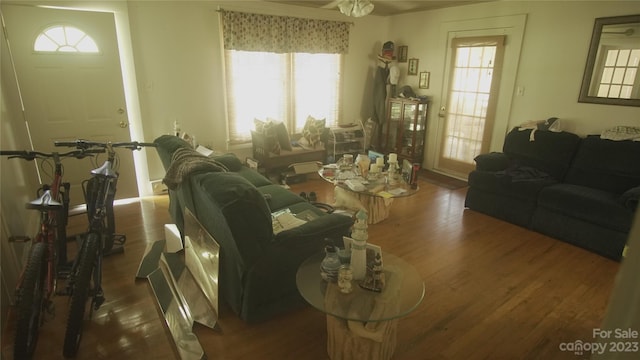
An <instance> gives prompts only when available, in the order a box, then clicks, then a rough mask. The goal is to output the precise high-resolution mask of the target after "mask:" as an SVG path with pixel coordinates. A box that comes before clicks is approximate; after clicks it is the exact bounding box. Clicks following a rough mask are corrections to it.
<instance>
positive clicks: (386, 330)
mask: <svg viewBox="0 0 640 360" xmlns="http://www.w3.org/2000/svg"><path fill="white" fill-rule="evenodd" d="M323 258H324V253H320V254H316V255H314V256H312V257H310V258H309V259H307V260H305V261H304V262H303V263H302V264H301V265H300V267H299V268H298V272H297V274H296V285H297V287H298V291H299V292H300V294H301V295H302V297H303V298H304V299H305V300H306V301H307V302H308V303H309V304H310V305H311V306H313V307H314V308H316V309H318V310H320V311H322V312H324V313H325V314H327V352H328V354H329V357H330V358H331V359H345V360H346V359H390V358H391V357H392V356H393V353H394V351H395V347H396V331H397V326H398V320H399V319H400V318H402V317H403V316H406V315H407V314H409V313H410V312H411V311H413V310H414V309H416V308H417V307H418V305H419V304H420V303H421V302H422V299H423V298H424V293H425V286H424V281H423V280H422V278H421V277H420V274H419V273H418V271H417V270H416V269H415V268H414V267H413V266H412V265H411V264H409V263H407V262H406V261H404V260H402V259H401V258H399V257H396V256H394V255H392V254H389V253H384V254H383V264H384V270H383V271H384V274H385V278H386V285H385V287H384V289H383V290H382V292H379V293H378V292H374V291H369V290H365V289H362V288H361V287H360V286H358V284H357V282H356V281H353V291H352V292H351V293H350V294H343V293H341V292H340V289H339V288H338V285H337V284H336V283H331V282H326V281H324V280H322V278H321V276H320V262H321V261H322V259H323Z"/></svg>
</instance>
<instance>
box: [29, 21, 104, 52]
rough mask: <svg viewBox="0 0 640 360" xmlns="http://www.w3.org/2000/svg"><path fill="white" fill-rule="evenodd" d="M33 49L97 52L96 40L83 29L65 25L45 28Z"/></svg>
mask: <svg viewBox="0 0 640 360" xmlns="http://www.w3.org/2000/svg"><path fill="white" fill-rule="evenodd" d="M33 50H35V51H40V52H67V53H68V52H76V53H97V52H99V49H98V45H97V44H96V42H95V41H94V40H93V39H92V38H91V37H90V36H89V35H87V34H86V33H85V32H84V31H82V30H80V29H78V28H76V27H73V26H67V25H56V26H52V27H49V28H47V29H46V30H44V31H43V32H41V33H40V35H38V37H37V38H36V41H35V43H34V44H33Z"/></svg>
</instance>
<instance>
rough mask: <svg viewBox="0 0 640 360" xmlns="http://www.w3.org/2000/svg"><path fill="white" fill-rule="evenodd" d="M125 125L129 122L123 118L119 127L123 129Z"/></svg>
mask: <svg viewBox="0 0 640 360" xmlns="http://www.w3.org/2000/svg"><path fill="white" fill-rule="evenodd" d="M127 126H129V123H128V122H126V121H124V120H123V121H120V127H121V128H123V129H125V128H127Z"/></svg>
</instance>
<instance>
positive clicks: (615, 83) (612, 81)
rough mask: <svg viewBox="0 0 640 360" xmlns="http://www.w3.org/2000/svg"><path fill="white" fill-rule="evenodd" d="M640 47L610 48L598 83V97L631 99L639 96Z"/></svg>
mask: <svg viewBox="0 0 640 360" xmlns="http://www.w3.org/2000/svg"><path fill="white" fill-rule="evenodd" d="M639 65H640V49H609V50H607V56H606V59H605V61H604V65H603V67H602V76H601V77H600V82H599V85H598V95H597V96H598V97H606V98H617V99H631V98H637V96H632V95H633V94H634V91H633V90H634V86H635V87H636V91H635V93H636V95H637V92H638V90H637V88H638V81H637V79H638V66H639Z"/></svg>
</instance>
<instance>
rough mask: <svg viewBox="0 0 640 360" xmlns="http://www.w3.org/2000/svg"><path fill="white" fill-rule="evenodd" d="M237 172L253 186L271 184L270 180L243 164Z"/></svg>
mask: <svg viewBox="0 0 640 360" xmlns="http://www.w3.org/2000/svg"><path fill="white" fill-rule="evenodd" d="M237 174H238V175H240V176H242V177H243V178H245V179H247V181H249V182H250V183H251V184H253V186H256V187H260V186H265V185H272V184H273V183H272V182H271V180H269V179H267V178H266V177H264V176H263V175H262V174H260V173H259V172H257V171H255V170H252V169H249V168H248V167H246V166H243V167H242V168H241V169H240V170H238V171H237Z"/></svg>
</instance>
